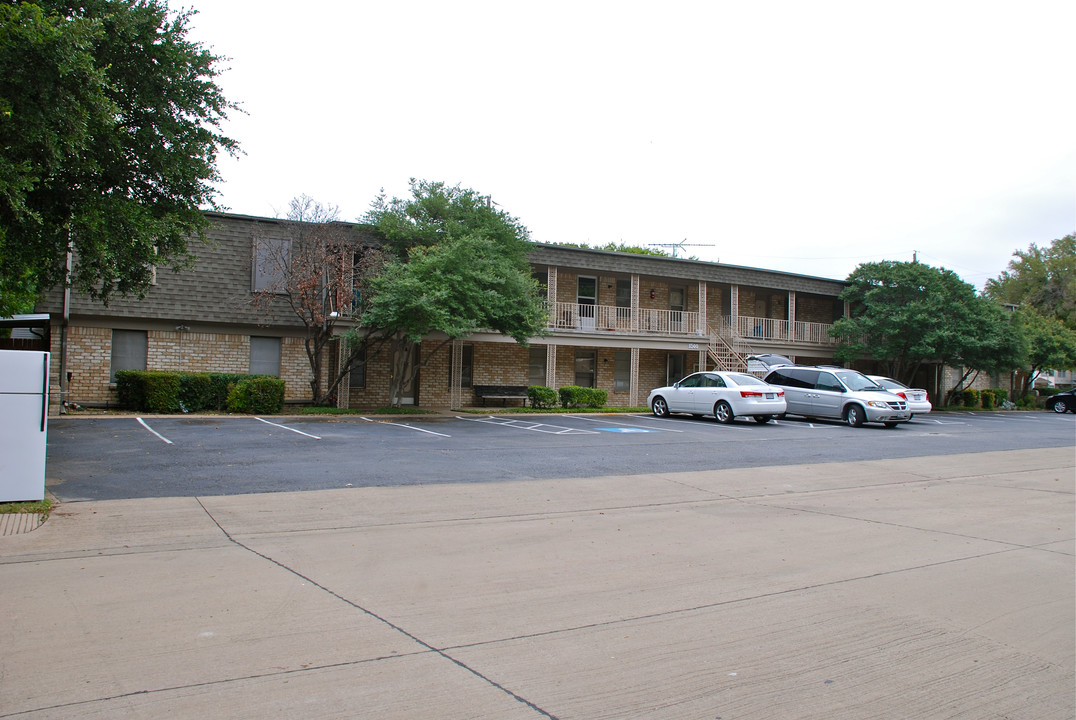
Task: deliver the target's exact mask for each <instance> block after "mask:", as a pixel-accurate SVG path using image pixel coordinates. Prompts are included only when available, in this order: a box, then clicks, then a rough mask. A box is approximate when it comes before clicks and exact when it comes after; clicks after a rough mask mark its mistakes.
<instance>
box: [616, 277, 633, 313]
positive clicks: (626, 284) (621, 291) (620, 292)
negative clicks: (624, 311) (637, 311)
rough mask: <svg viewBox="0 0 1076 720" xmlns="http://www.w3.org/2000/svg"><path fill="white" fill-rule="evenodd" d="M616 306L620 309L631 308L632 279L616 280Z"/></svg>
mask: <svg viewBox="0 0 1076 720" xmlns="http://www.w3.org/2000/svg"><path fill="white" fill-rule="evenodd" d="M616 306H617V307H618V308H630V307H631V279H630V278H617V279H616Z"/></svg>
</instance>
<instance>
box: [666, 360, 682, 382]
mask: <svg viewBox="0 0 1076 720" xmlns="http://www.w3.org/2000/svg"><path fill="white" fill-rule="evenodd" d="M685 367H687V357H686V356H685V355H684V354H683V353H669V358H668V360H667V361H666V366H665V384H666V385H672V384H673V383H674V382H676V381H677V380H680V379H681V378H683V377H684V375H686V374H687V373H686V372H684V368H685Z"/></svg>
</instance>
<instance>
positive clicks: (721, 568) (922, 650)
mask: <svg viewBox="0 0 1076 720" xmlns="http://www.w3.org/2000/svg"><path fill="white" fill-rule="evenodd" d="M1074 492H1076V452H1074V449H1073V448H1064V449H1048V450H1035V451H1017V452H1004V453H986V454H976V455H953V456H942V457H931V458H925V459H915V460H884V461H877V462H865V463H848V464H834V465H810V466H799V467H779V468H762V469H749V470H728V471H714V472H702V473H677V474H668V475H642V476H628V477H606V478H590V479H563V480H554V481H529V482H505V483H489V482H486V483H478V484H474V485H426V486H405V487H393V488H355V489H347V490H329V491H319V492H307V493H282V494H269V495H245V496H230V497H209V498H200V499H198V498H172V499H160V500H132V501H110V502H100V503H67V504H64V505H61V506H60V507H59V509H58V511H56V512H54V513H53V515H52V517H51V518H50V519H49V520H48V522H46V523H45V524H44V525H43V526H42V527H40V528H39V529H37V530H35V531H33V532H30V533H26V534H21V535H13V536H7V537H0V608H2V609H3V613H4V623H3V626H2V627H3V630H2V631H0V632H2V633H3V634H2V636H0V718H7V717H19V718H71V717H79V718H110V719H111V718H148V717H163V716H168V717H181V718H182V717H190V718H206V717H213V718H216V717H222V718H223V717H227V718H321V717H341V718H344V717H346V718H357V717H363V718H379V719H381V718H401V719H402V718H406V719H408V720H412V719H413V718H543V717H544V718H550V717H556V718H588V719H590V718H626V717H646V718H677V719H680V718H709V719H710V720H713V718H723V719H724V720H732V719H733V718H735V719H737V720H740V719H743V718H759V719H766V720H773V719H774V718H797V719H802V718H819V719H821V718H826V720H832V719H833V718H856V719H859V718H865V717H876V718H902V719H903V718H957V717H959V718H985V717H999V718H1000V717H1005V718H1027V719H1028V720H1048V719H1050V718H1057V719H1058V720H1062V719H1063V720H1071V718H1073V717H1074V715H1076V690H1074V687H1076V684H1074V680H1076V577H1074V564H1076V560H1074V558H1076V541H1074V535H1076V510H1074V504H1073V500H1074Z"/></svg>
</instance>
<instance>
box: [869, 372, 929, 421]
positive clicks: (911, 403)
mask: <svg viewBox="0 0 1076 720" xmlns="http://www.w3.org/2000/svg"><path fill="white" fill-rule="evenodd" d="M867 377H869V378H870V379H871V380H873V381H874V382H876V383H878V384H879V385H881V386H882V387H884V388H885V389H886V390H888V391H889V392H891V393H893V394H894V395H900V396H901V397H902V398H904V399H905V400H907V401H908V412H910V413H911V415H909V416H908V419H909V420H911V419H912V418H913V417H914V416H915V414H916V413H919V414H920V415H926V414H927V413H928V412H930V411H931V409H933V407H934V406H933V405H931V404H930V396H929V395H927V391H926V390H923V389H922V388H910V387H908V386H907V385H905V384H904V383H902V382H897V381H896V380H894V379H893V378H888V377H885V376H884V375H868V376H867Z"/></svg>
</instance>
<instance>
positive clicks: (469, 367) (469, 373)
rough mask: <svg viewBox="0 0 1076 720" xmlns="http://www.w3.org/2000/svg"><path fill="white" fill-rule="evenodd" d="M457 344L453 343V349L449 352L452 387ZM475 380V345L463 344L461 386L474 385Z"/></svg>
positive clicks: (449, 374)
mask: <svg viewBox="0 0 1076 720" xmlns="http://www.w3.org/2000/svg"><path fill="white" fill-rule="evenodd" d="M455 352H456V346H455V345H453V346H452V349H451V351H450V352H449V354H448V358H449V363H448V386H449V387H452V366H453V365H455V364H456V363H455V358H456V356H455V354H454V353H455ZM473 382H474V345H464V346H463V364H462V367H461V368H460V387H461V388H469V387H472V383H473Z"/></svg>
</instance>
